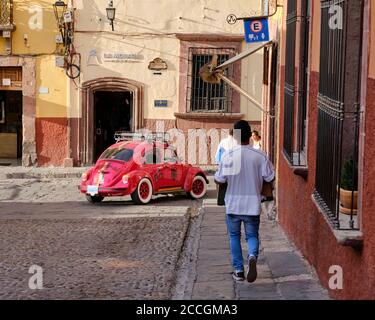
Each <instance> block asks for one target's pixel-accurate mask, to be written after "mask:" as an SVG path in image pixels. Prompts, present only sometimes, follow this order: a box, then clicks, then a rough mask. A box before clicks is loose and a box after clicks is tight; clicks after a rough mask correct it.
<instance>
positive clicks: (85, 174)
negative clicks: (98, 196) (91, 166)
mask: <svg viewBox="0 0 375 320" xmlns="http://www.w3.org/2000/svg"><path fill="white" fill-rule="evenodd" d="M87 177H88V174H87V173H86V172H85V173H82V176H81V181H82V182H86V181H87Z"/></svg>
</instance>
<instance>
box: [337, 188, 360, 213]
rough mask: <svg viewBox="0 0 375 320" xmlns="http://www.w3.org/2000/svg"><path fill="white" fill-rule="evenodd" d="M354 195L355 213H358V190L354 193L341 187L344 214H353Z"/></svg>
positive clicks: (341, 205) (341, 202) (341, 203)
mask: <svg viewBox="0 0 375 320" xmlns="http://www.w3.org/2000/svg"><path fill="white" fill-rule="evenodd" d="M352 197H353V214H357V206H358V191H354V193H353V192H352V191H350V190H345V189H342V188H340V212H342V213H344V214H351V209H352Z"/></svg>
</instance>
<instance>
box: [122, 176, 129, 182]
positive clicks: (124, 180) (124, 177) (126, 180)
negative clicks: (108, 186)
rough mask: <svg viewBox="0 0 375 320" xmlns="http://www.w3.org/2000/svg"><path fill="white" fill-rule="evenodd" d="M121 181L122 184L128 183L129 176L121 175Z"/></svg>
mask: <svg viewBox="0 0 375 320" xmlns="http://www.w3.org/2000/svg"><path fill="white" fill-rule="evenodd" d="M122 183H123V184H128V183H129V176H128V175H124V176H123V177H122Z"/></svg>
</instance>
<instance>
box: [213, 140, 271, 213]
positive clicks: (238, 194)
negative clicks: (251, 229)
mask: <svg viewBox="0 0 375 320" xmlns="http://www.w3.org/2000/svg"><path fill="white" fill-rule="evenodd" d="M274 178H275V170H274V167H273V165H272V163H271V162H270V161H269V160H268V157H267V155H266V154H265V153H264V152H263V151H260V150H255V149H254V148H251V147H249V146H237V147H235V148H234V149H233V150H230V151H227V152H225V154H224V155H223V157H222V161H221V162H220V164H219V169H218V171H217V172H216V174H215V180H216V181H218V182H220V183H225V182H227V183H228V188H227V192H226V194H225V206H226V213H227V214H235V215H249V216H259V215H260V212H261V199H262V196H261V192H262V186H263V180H265V181H267V182H271V181H272V180H273V179H274Z"/></svg>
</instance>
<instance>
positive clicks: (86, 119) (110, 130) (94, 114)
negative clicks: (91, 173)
mask: <svg viewBox="0 0 375 320" xmlns="http://www.w3.org/2000/svg"><path fill="white" fill-rule="evenodd" d="M143 92H144V86H143V84H141V83H139V82H137V81H133V80H128V79H122V78H100V79H95V80H91V81H87V82H85V83H84V84H83V86H82V121H81V125H80V128H81V130H80V131H81V134H80V139H79V141H80V148H79V149H80V157H79V158H80V162H81V163H84V164H91V163H93V162H94V161H95V160H96V158H97V157H98V155H100V153H101V152H102V151H103V148H104V149H105V148H106V147H107V146H108V145H110V144H112V143H113V142H114V140H113V135H114V131H116V130H124V131H129V132H134V131H135V130H137V129H140V128H142V127H143Z"/></svg>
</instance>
